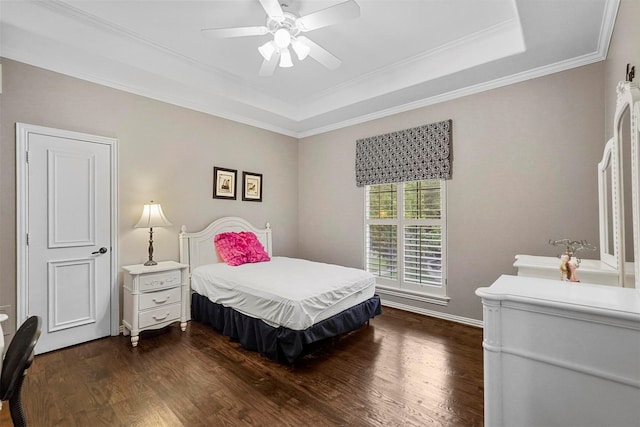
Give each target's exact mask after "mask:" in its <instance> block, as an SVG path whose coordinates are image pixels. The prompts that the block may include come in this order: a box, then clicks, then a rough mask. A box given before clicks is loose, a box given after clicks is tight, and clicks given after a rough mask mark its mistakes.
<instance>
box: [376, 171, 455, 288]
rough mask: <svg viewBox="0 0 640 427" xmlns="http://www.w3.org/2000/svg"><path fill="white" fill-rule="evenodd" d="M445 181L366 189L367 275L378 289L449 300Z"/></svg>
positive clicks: (379, 186) (426, 181) (417, 182)
mask: <svg viewBox="0 0 640 427" xmlns="http://www.w3.org/2000/svg"><path fill="white" fill-rule="evenodd" d="M444 188H445V181H444V180H439V179H429V180H424V181H412V182H404V183H398V184H377V185H368V186H366V197H365V204H366V206H365V208H366V215H365V239H366V240H365V251H366V255H365V259H366V261H365V262H366V270H367V271H369V272H371V273H372V274H374V275H376V276H377V283H378V286H379V287H382V288H385V287H388V288H396V289H401V290H403V291H409V292H413V293H419V294H429V295H435V296H446V276H445V273H446V270H445V260H446V256H445V255H446V251H445V249H446V238H445V237H446V228H445V205H446V204H445V191H444Z"/></svg>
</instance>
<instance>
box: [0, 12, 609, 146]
mask: <svg viewBox="0 0 640 427" xmlns="http://www.w3.org/2000/svg"><path fill="white" fill-rule="evenodd" d="M283 2H284V0H283ZM340 2H341V1H339V0H338V1H320V0H296V1H295V2H293V4H292V7H295V8H296V9H297V10H298V11H299V12H300V14H301V15H305V14H308V13H311V12H314V11H317V10H320V9H323V8H325V7H328V6H331V5H334V4H337V3H340ZM288 3H292V2H290V1H288ZM358 4H359V5H360V9H361V16H360V17H359V18H357V19H355V20H351V21H345V22H342V23H339V24H337V25H332V26H329V27H326V28H321V29H317V30H314V31H311V32H309V33H306V35H307V36H308V37H309V38H311V39H312V40H314V41H315V42H316V43H318V44H319V45H321V46H322V47H324V48H325V49H327V50H328V51H329V52H331V53H333V54H334V55H336V56H337V57H338V58H340V59H341V60H342V65H341V66H340V67H339V68H338V69H336V70H333V71H331V70H328V69H326V68H324V67H323V66H322V65H320V64H319V63H317V62H315V61H314V60H313V59H312V58H307V59H305V60H304V61H302V62H300V61H297V60H296V59H295V58H294V66H293V67H292V68H277V69H276V71H275V73H274V75H273V76H271V77H261V76H259V75H258V71H259V68H260V65H261V63H262V57H261V56H260V54H259V53H258V50H257V48H258V47H259V46H260V45H262V44H263V43H265V42H266V41H267V40H269V35H264V36H252V37H243V38H234V39H218V40H213V39H208V38H205V37H203V36H202V35H201V34H200V29H202V28H214V27H236V26H254V25H264V23H265V20H266V15H265V12H264V9H263V8H262V7H261V6H260V3H259V2H258V0H233V1H216V0H209V1H191V0H180V1H171V0H145V1H133V0H129V1H113V0H110V1H105V0H82V1H73V0H45V1H37V2H36V1H24V0H21V1H12V0H2V1H1V2H0V25H1V33H0V36H1V39H0V49H1V50H0V54H1V55H2V56H3V57H6V58H9V59H14V60H17V61H21V62H24V63H28V64H31V65H35V66H38V67H42V68H46V69H49V70H53V71H57V72H60V73H64V74H67V75H71V76H75V77H78V78H81V79H85V80H88V81H93V82H96V83H100V84H103V85H107V86H110V87H114V88H118V89H122V90H126V91H129V92H133V93H137V94H140V95H144V96H147V97H150V98H154V99H158V100H162V101H165V102H169V103H173V104H177V105H181V106H184V107H188V108H192V109H195V110H198V111H203V112H206V113H210V114H214V115H216V116H221V117H225V118H229V119H231V120H235V121H239V122H242V123H247V124H250V125H253V126H257V127H261V128H264V129H268V130H272V131H275V132H279V133H282V134H285V135H291V136H295V137H304V136H308V135H313V134H317V133H321V132H325V131H329V130H332V129H337V128H340V127H344V126H348V125H352V124H356V123H360V122H363V121H366V120H371V119H374V118H378V117H383V116H386V115H390V114H394V113H397V112H401V111H405V110H408V109H413V108H417V107H420V106H425V105H429V104H433V103H436V102H441V101H443V100H447V99H453V98H455V97H459V96H464V95H468V94H471V93H476V92H479V91H482V90H487V89H491V88H494V87H499V86H503V85H506V84H511V83H515V82H518V81H523V80H526V79H529V78H534V77H539V76H542V75H546V74H549V73H552V72H556V71H562V70H566V69H569V68H572V67H577V66H581V65H586V64H589V63H593V62H596V61H600V60H603V59H605V57H606V50H607V47H608V44H609V39H610V37H611V32H612V29H613V23H614V20H615V13H616V10H617V7H618V0H557V1H549V0H422V1H419V0H412V1H404V0H391V1H383V0H358Z"/></svg>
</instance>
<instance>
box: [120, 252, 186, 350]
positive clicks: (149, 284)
mask: <svg viewBox="0 0 640 427" xmlns="http://www.w3.org/2000/svg"><path fill="white" fill-rule="evenodd" d="M188 268H189V266H188V265H186V264H180V263H177V262H174V261H164V262H159V263H158V264H157V265H153V266H145V265H143V264H136V265H128V266H124V267H122V269H123V270H124V271H125V275H124V296H123V299H124V300H123V305H124V307H123V313H122V324H123V326H124V334H125V335H127V334H129V333H130V334H131V345H132V346H134V347H136V346H137V345H138V340H139V335H140V332H141V331H144V330H147V329H159V328H163V327H165V326H168V325H170V324H171V323H173V322H176V321H180V327H181V328H182V330H183V331H185V330H186V328H187V304H189V303H190V301H189V281H188V277H187V274H188V273H187V271H188Z"/></svg>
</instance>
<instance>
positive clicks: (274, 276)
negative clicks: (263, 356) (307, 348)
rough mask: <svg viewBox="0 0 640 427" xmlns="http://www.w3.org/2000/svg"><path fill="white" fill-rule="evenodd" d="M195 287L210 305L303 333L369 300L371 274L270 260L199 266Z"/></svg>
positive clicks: (291, 260)
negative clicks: (228, 308) (231, 309)
mask: <svg viewBox="0 0 640 427" xmlns="http://www.w3.org/2000/svg"><path fill="white" fill-rule="evenodd" d="M191 287H192V289H193V290H194V291H195V292H197V293H199V294H200V295H203V296H206V297H208V298H209V300H211V301H212V302H215V303H217V304H221V305H223V306H226V307H232V308H233V309H235V310H237V311H239V312H241V313H243V314H245V315H247V316H251V317H255V318H260V319H263V320H264V321H265V322H266V323H268V324H269V325H271V326H284V327H287V328H289V329H294V330H304V329H306V328H308V327H309V326H311V325H313V324H314V323H316V322H319V321H321V320H324V319H326V318H328V317H330V316H332V315H334V314H337V313H339V312H340V311H342V310H345V309H347V308H349V307H352V306H354V305H356V304H359V303H360V302H363V301H365V300H367V299H369V298H371V297H372V296H373V294H374V292H375V278H374V276H373V275H372V274H370V273H368V272H366V271H363V270H359V269H356V268H349V267H341V266H338V265H332V264H323V263H319V262H312V261H306V260H302V259H296V258H286V257H272V258H271V261H269V262H260V263H255V264H244V265H240V266H237V267H231V266H229V265H227V264H224V263H217V264H208V265H203V266H200V267H197V268H195V269H194V270H193V272H192V275H191Z"/></svg>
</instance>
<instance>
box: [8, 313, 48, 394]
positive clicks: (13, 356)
mask: <svg viewBox="0 0 640 427" xmlns="http://www.w3.org/2000/svg"><path fill="white" fill-rule="evenodd" d="M39 337H40V318H39V317H38V316H31V317H29V318H28V319H27V320H26V321H25V322H24V323H23V324H22V325H21V326H20V328H18V331H17V332H16V334H15V335H14V336H13V339H12V340H11V344H9V348H8V349H7V352H6V353H5V356H4V362H3V364H2V374H1V375H0V400H8V399H10V398H11V396H12V394H13V391H14V389H15V386H16V383H17V382H18V380H19V379H20V377H22V376H23V375H24V371H25V370H27V369H28V368H29V366H31V362H33V357H34V353H33V349H34V348H35V346H36V343H37V342H38V338H39Z"/></svg>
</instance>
